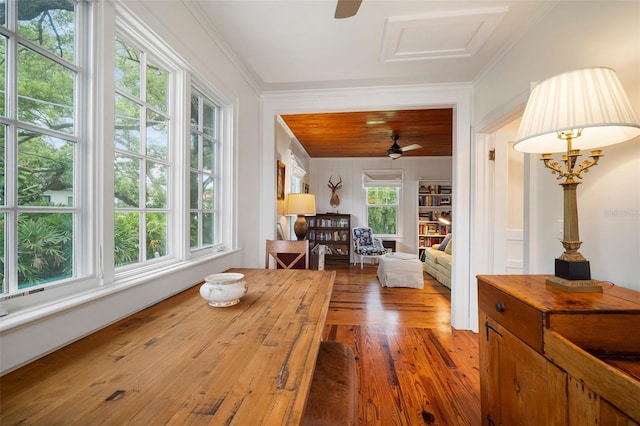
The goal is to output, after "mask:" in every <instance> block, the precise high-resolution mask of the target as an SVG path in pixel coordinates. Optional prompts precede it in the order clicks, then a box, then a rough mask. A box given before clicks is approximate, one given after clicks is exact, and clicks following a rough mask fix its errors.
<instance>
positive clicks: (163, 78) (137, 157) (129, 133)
mask: <svg viewBox="0 0 640 426" xmlns="http://www.w3.org/2000/svg"><path fill="white" fill-rule="evenodd" d="M168 81H169V73H168V71H166V70H164V69H162V68H161V67H160V66H158V65H156V64H155V63H154V62H153V61H152V59H151V58H150V57H149V55H148V54H147V53H146V52H145V51H144V50H142V49H138V48H136V47H133V46H132V45H131V44H129V43H128V42H126V41H125V40H124V39H123V38H120V37H118V38H117V39H116V69H115V82H116V93H115V123H114V124H115V127H114V135H115V140H114V147H115V161H114V168H115V169H114V199H115V218H114V219H115V220H114V224H115V229H114V238H115V241H114V242H115V265H116V266H124V265H130V264H143V263H145V262H147V261H149V260H153V259H157V258H161V257H163V256H166V255H167V254H168V247H169V242H168V234H169V232H168V226H169V224H168V217H169V208H168V199H169V189H170V187H171V182H169V178H170V176H171V173H170V169H171V167H172V163H171V158H170V152H169V135H170V125H171V122H170V118H169V115H168V109H169V103H168V101H169V87H168Z"/></svg>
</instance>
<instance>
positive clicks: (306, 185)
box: [302, 182, 309, 194]
mask: <svg viewBox="0 0 640 426" xmlns="http://www.w3.org/2000/svg"><path fill="white" fill-rule="evenodd" d="M302 192H304V193H305V194H308V193H309V184H308V183H306V182H305V183H303V184H302Z"/></svg>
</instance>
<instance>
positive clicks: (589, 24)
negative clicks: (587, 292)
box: [474, 1, 640, 290]
mask: <svg viewBox="0 0 640 426" xmlns="http://www.w3.org/2000/svg"><path fill="white" fill-rule="evenodd" d="M533 25H534V27H533V28H532V29H530V31H529V32H528V33H527V34H526V35H525V36H524V37H522V38H521V39H520V40H519V41H517V42H516V43H515V44H514V46H513V48H512V49H511V50H510V51H509V52H507V53H506V54H504V55H503V56H502V57H501V58H500V60H499V61H498V62H497V63H495V64H493V66H492V67H491V68H490V69H489V70H487V72H486V73H485V74H484V75H483V76H482V78H480V79H479V80H478V81H476V82H475V84H474V89H475V91H474V94H475V95H474V117H476V121H475V123H476V126H475V127H476V128H482V127H483V125H485V124H486V123H488V122H491V121H492V120H496V119H498V118H499V116H500V115H501V114H505V113H507V112H509V111H510V110H511V109H513V108H516V107H517V106H518V105H519V104H521V103H522V102H524V101H525V100H526V98H527V96H528V92H529V87H530V83H531V82H535V81H541V80H543V79H545V78H548V77H551V76H552V75H555V74H557V73H559V72H563V71H569V70H572V69H577V68H583V67H588V66H608V67H612V68H614V69H615V70H616V72H617V75H618V77H619V78H620V80H621V81H622V84H623V86H624V87H625V89H626V91H627V94H628V95H629V97H630V99H631V102H632V104H633V105H634V107H635V109H636V112H638V113H640V2H635V1H634V2H623V1H606V2H586V1H581V2H556V3H555V4H554V6H553V9H552V10H551V12H550V13H548V14H547V15H546V16H544V17H543V18H542V19H541V20H540V21H537V22H533ZM604 154H605V156H604V157H603V158H602V159H601V161H600V164H599V165H598V166H596V167H594V168H593V169H591V171H590V172H589V173H587V174H586V175H585V178H584V180H583V184H581V185H580V186H579V187H578V208H579V217H580V237H581V240H582V241H583V242H584V243H583V245H582V248H581V252H582V253H583V254H584V255H585V257H587V258H588V259H589V260H590V262H591V271H592V277H593V278H594V279H599V280H607V281H612V282H614V283H615V284H616V285H619V286H623V287H628V288H632V289H636V290H640V262H639V261H638V260H639V259H640V258H639V257H638V253H639V252H640V141H639V140H636V141H632V142H626V143H624V144H620V145H616V146H611V147H606V148H605V149H604ZM529 157H530V158H529V159H527V160H525V161H526V162H527V167H530V168H531V172H530V175H529V176H528V178H527V179H526V183H525V184H526V185H527V192H528V194H527V197H526V202H528V203H529V205H528V206H525V209H527V212H526V213H527V215H528V216H529V218H528V225H527V227H528V229H527V231H526V232H527V233H528V237H527V236H525V238H528V243H529V246H528V247H527V252H528V253H529V258H528V259H527V263H528V268H529V272H531V273H544V274H549V273H553V263H554V262H553V258H555V257H557V256H558V255H560V254H561V253H562V251H563V249H562V246H561V244H560V242H559V241H558V239H557V221H558V220H561V219H562V215H563V210H562V208H563V202H562V189H561V187H560V186H559V185H558V182H557V181H556V179H555V178H554V177H553V176H552V175H551V173H550V171H549V170H547V169H545V168H544V166H543V165H542V164H541V162H540V161H538V157H537V156H529ZM481 178H482V177H481V176H476V179H481ZM480 243H481V242H479V243H478V244H480ZM475 249H476V250H479V249H481V247H480V246H479V245H478V246H477V247H475Z"/></svg>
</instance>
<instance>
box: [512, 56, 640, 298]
mask: <svg viewBox="0 0 640 426" xmlns="http://www.w3.org/2000/svg"><path fill="white" fill-rule="evenodd" d="M638 135H640V120H639V119H638V116H637V115H636V113H635V111H634V110H633V108H632V107H631V103H630V102H629V100H628V99H627V95H626V94H625V92H624V89H623V88H622V85H621V84H620V81H619V80H618V78H617V76H616V74H615V72H614V71H613V70H612V69H611V68H587V69H581V70H577V71H571V72H567V73H563V74H559V75H557V76H555V77H552V78H550V79H548V80H545V81H543V82H541V83H539V84H538V85H536V86H535V87H534V89H533V90H532V92H531V95H530V97H529V100H528V102H527V106H526V107H525V110H524V114H523V116H522V121H521V123H520V128H519V129H518V134H517V136H516V142H515V144H514V149H515V150H516V151H520V152H525V153H538V154H542V158H541V160H542V161H543V162H544V165H545V167H547V168H548V169H551V173H552V174H554V175H558V176H557V178H558V180H562V179H564V180H563V181H562V182H561V183H560V185H561V186H562V188H563V193H564V228H563V239H562V246H563V247H564V253H562V254H561V255H560V257H559V258H557V259H556V260H555V275H554V276H553V277H550V278H549V279H548V280H547V284H548V285H550V286H553V287H556V288H560V289H562V290H564V291H569V292H601V291H602V287H601V286H600V285H599V284H598V282H597V281H595V280H592V279H591V270H590V266H589V261H588V260H587V259H585V258H584V256H583V255H582V254H581V253H580V252H579V251H578V249H579V248H580V245H581V244H582V241H580V236H579V232H578V205H577V197H576V189H577V186H578V185H579V184H580V183H581V182H580V181H581V180H582V173H586V172H587V171H588V169H589V168H590V167H592V166H595V165H596V164H598V160H599V159H600V157H602V155H603V154H602V151H601V150H599V149H594V148H599V147H602V146H607V145H613V144H616V143H619V142H624V141H627V140H629V139H633V138H635V137H636V136H638ZM583 149H589V150H591V154H590V155H589V158H588V159H585V160H583V161H582V162H579V161H578V157H580V150H583ZM557 152H562V153H563V155H562V158H561V160H560V161H556V160H554V159H553V156H552V153H557Z"/></svg>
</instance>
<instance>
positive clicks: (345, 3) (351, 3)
mask: <svg viewBox="0 0 640 426" xmlns="http://www.w3.org/2000/svg"><path fill="white" fill-rule="evenodd" d="M360 3H362V0H338V5H337V6H336V14H335V15H334V17H335V18H336V19H343V18H350V17H352V16H353V15H355V14H356V13H358V9H359V8H360Z"/></svg>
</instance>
